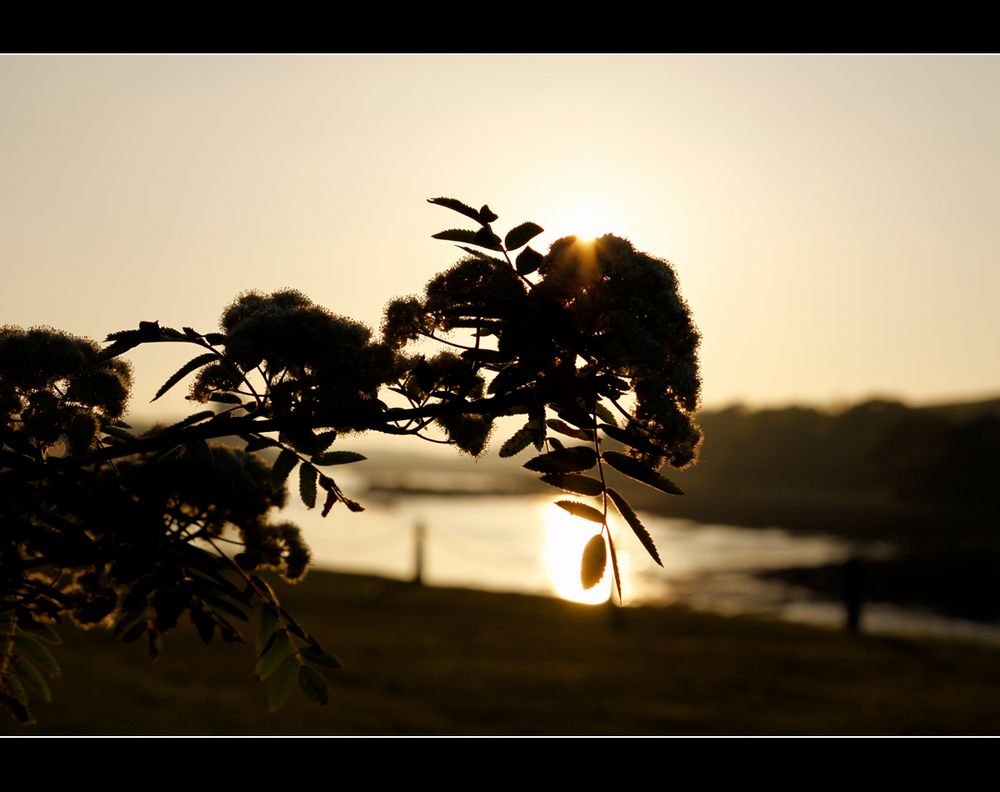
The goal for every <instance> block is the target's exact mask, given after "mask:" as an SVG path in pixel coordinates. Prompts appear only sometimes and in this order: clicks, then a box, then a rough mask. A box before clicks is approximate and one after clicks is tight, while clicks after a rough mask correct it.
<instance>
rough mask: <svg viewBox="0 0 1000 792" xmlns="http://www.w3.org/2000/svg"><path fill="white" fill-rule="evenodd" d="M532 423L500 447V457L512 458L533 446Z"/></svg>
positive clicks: (527, 424) (523, 427)
mask: <svg viewBox="0 0 1000 792" xmlns="http://www.w3.org/2000/svg"><path fill="white" fill-rule="evenodd" d="M531 436H532V429H531V422H530V421H529V422H528V423H526V424H525V425H524V426H522V427H521V428H520V429H518V430H517V431H516V432H514V434H513V435H511V437H510V439H509V440H507V442H505V443H504V444H503V445H502V446H500V456H502V457H512V456H514V455H515V454H519V453H520V452H521V451H523V450H524V449H525V448H527V447H528V446H529V445H530V444H531Z"/></svg>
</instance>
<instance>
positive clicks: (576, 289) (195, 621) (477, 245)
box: [0, 198, 701, 721]
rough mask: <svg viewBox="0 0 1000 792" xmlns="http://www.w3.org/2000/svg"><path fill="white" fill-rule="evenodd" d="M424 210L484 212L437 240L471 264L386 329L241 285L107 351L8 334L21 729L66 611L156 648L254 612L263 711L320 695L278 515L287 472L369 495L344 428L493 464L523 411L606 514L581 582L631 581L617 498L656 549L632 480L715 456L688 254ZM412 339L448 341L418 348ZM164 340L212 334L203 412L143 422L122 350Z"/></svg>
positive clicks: (546, 451)
mask: <svg viewBox="0 0 1000 792" xmlns="http://www.w3.org/2000/svg"><path fill="white" fill-rule="evenodd" d="M431 203H434V204H437V205H440V206H442V207H444V208H446V209H450V210H453V211H455V212H457V213H459V214H461V215H463V216H464V218H465V221H464V222H467V221H472V223H473V224H474V225H475V226H476V227H475V228H473V229H462V228H452V229H449V230H447V231H443V232H441V233H439V234H436V235H435V237H437V238H439V239H443V240H448V241H452V242H456V243H459V247H460V248H461V249H462V250H463V252H464V254H465V255H464V257H463V258H462V259H461V260H460V261H459V262H458V263H457V264H455V265H454V266H453V267H451V268H450V269H448V270H447V271H445V272H443V273H441V274H440V275H438V276H436V277H435V278H433V279H432V280H431V281H430V282H429V283H428V284H427V287H426V289H425V291H424V294H423V295H422V296H420V297H407V298H402V299H398V300H395V301H393V302H391V303H390V304H389V305H388V307H387V309H386V314H385V321H384V323H383V326H382V333H381V337H375V336H373V334H372V332H371V331H370V330H369V329H368V328H366V327H365V326H363V325H361V324H359V323H358V322H355V321H353V320H351V319H348V318H345V317H341V316H337V315H335V314H333V313H331V312H329V311H328V310H326V309H325V308H322V307H321V306H318V305H316V304H314V303H313V302H312V301H311V300H310V299H309V298H308V297H306V296H305V295H303V294H302V293H300V292H297V291H294V290H284V291H278V292H274V293H272V294H261V293H258V292H246V293H244V294H242V295H240V296H239V297H238V298H237V299H236V300H235V301H234V302H233V303H232V304H231V305H229V306H228V307H227V308H226V309H225V310H224V311H223V314H222V318H221V323H220V325H221V328H220V331H219V332H210V333H200V332H198V331H196V330H194V329H192V328H188V327H184V328H181V329H180V330H177V329H174V328H167V327H160V326H159V324H158V323H157V322H149V321H144V322H140V323H139V327H138V328H137V329H135V330H125V331H119V332H115V333H112V334H111V335H109V336H108V338H107V341H108V342H109V345H108V346H106V347H104V348H103V349H101V348H100V347H98V345H96V344H94V343H93V342H91V341H87V340H85V339H78V338H73V337H71V336H69V335H67V334H65V333H61V332H59V331H56V330H52V329H47V328H35V329H32V330H27V331H26V330H22V329H20V328H13V327H4V328H2V329H0V421H2V424H0V495H2V506H0V562H2V565H0V705H2V706H3V707H4V708H5V709H6V710H7V711H8V712H9V713H10V714H11V715H13V716H14V717H15V718H18V719H19V720H22V721H28V720H30V719H31V717H32V716H31V713H30V710H29V707H30V706H31V705H32V704H33V702H34V701H36V700H38V699H41V700H43V701H47V700H49V699H50V698H51V690H50V685H49V682H50V679H51V678H53V677H55V676H57V675H58V672H59V666H58V663H57V661H56V659H55V657H54V655H53V653H52V650H51V648H50V647H52V646H55V645H56V644H57V643H58V642H59V636H58V632H57V631H56V629H57V628H58V627H59V626H60V625H62V624H65V623H66V622H67V621H70V622H73V623H75V624H77V625H80V626H92V625H101V626H104V627H108V628H110V629H112V630H113V631H114V632H115V634H116V635H118V636H120V637H121V638H122V640H125V641H133V640H138V639H143V640H145V641H146V642H147V643H148V646H149V650H150V654H151V656H152V657H154V658H155V657H156V656H157V655H158V654H159V653H160V651H161V650H162V641H163V636H164V635H165V634H167V633H168V632H169V631H171V630H173V629H175V628H177V627H178V625H179V624H180V623H181V621H182V619H184V617H185V616H186V619H187V620H188V621H190V622H191V624H192V626H193V627H194V629H195V630H197V632H198V634H199V635H200V636H201V638H202V639H203V640H204V641H205V642H206V643H208V642H210V641H211V640H213V639H214V638H216V637H218V638H221V639H222V640H224V641H231V642H246V640H247V638H249V636H245V635H244V634H243V633H242V632H241V627H240V623H241V622H247V621H249V619H250V614H251V612H253V611H256V620H257V625H256V629H255V631H254V636H253V638H252V641H253V643H254V648H255V653H256V656H257V665H256V668H255V676H256V678H257V679H258V680H267V682H268V693H267V702H268V707H269V708H270V709H272V710H273V709H276V708H278V707H280V706H281V705H282V704H283V703H284V702H285V701H286V700H287V699H288V697H289V696H290V695H291V693H292V692H293V691H294V690H295V689H296V688H298V689H299V690H300V691H302V693H303V694H304V695H305V696H306V697H308V698H310V699H312V700H314V701H317V702H320V703H325V701H326V700H327V697H328V690H327V681H326V678H325V676H324V675H325V673H326V672H328V671H330V670H333V669H336V668H338V667H339V663H338V662H337V660H336V658H335V657H333V655H331V654H329V653H328V652H327V651H326V650H324V649H323V648H322V647H321V646H320V645H319V643H318V642H317V641H316V639H315V638H314V637H313V636H312V635H311V634H310V633H308V632H307V631H306V630H305V629H304V628H303V627H301V626H300V625H299V624H298V623H297V622H296V621H295V619H294V617H293V616H292V615H291V614H289V613H288V612H287V611H286V610H285V609H284V608H282V606H281V604H280V602H279V601H278V598H277V597H276V596H275V593H274V591H273V590H272V589H271V587H270V586H269V585H268V583H267V581H266V580H264V579H263V578H262V577H260V575H259V573H260V572H261V571H263V570H268V571H272V572H276V573H278V574H280V575H282V576H283V577H285V578H286V579H288V580H293V581H294V580H299V579H301V578H302V577H303V575H304V574H305V572H306V569H307V567H308V563H309V549H308V547H306V545H305V543H304V542H303V540H302V537H301V535H300V533H299V530H298V528H297V527H296V526H294V525H292V524H290V523H288V522H283V521H273V520H272V512H273V511H274V510H275V509H280V508H281V507H282V506H283V505H284V504H285V502H286V499H287V481H288V480H289V478H290V477H291V478H293V480H294V481H295V482H296V484H297V486H296V489H297V491H298V497H300V498H301V499H302V501H303V502H304V503H305V505H306V506H308V507H309V508H313V507H317V506H318V507H320V508H321V509H322V513H323V516H326V515H327V514H328V513H329V512H330V511H331V510H332V509H333V508H335V507H336V506H337V505H338V504H341V505H342V506H343V507H346V508H347V509H348V510H350V511H360V510H362V509H363V507H362V506H361V504H359V503H357V502H356V501H354V500H353V499H351V498H350V497H348V495H347V494H345V493H344V492H343V491H342V490H341V488H340V487H339V486H338V484H337V482H336V480H335V478H334V474H335V470H336V468H337V466H339V465H344V464H351V463H356V462H360V461H362V460H363V459H364V457H363V456H362V455H360V454H358V453H356V452H353V451H350V450H346V449H343V448H342V447H341V446H340V443H339V442H338V440H339V439H340V436H341V435H343V434H345V433H348V432H350V433H356V432H365V431H376V432H382V433H388V434H397V435H414V436H417V437H421V438H424V439H427V440H432V441H435V442H448V443H451V444H453V445H455V446H456V447H457V448H458V449H460V450H461V451H464V452H466V453H469V454H472V455H474V456H479V455H480V454H482V453H484V451H485V450H486V448H487V446H488V443H489V440H490V438H491V435H492V434H493V431H494V422H495V420H496V419H497V418H499V417H501V416H509V415H522V416H523V417H524V424H523V426H522V428H521V429H519V430H518V431H517V432H516V433H515V434H514V435H513V436H512V437H509V438H505V439H504V440H503V441H502V442H501V443H500V455H501V456H504V457H510V456H514V455H516V454H519V453H521V452H522V451H525V450H526V449H527V448H528V446H534V448H535V451H536V455H535V456H533V457H532V458H531V459H529V460H528V461H527V462H526V463H524V467H526V468H527V469H528V470H531V471H533V472H535V473H537V474H539V475H540V477H541V480H542V481H543V482H545V483H546V484H549V485H551V486H553V487H555V488H557V489H560V490H562V491H564V492H569V493H571V494H573V495H575V496H577V498H576V499H572V500H571V499H563V500H559V501H557V503H558V505H559V506H560V507H562V508H563V509H565V510H566V511H568V512H569V513H571V514H573V515H576V516H578V517H580V518H582V519H584V520H589V521H591V522H593V523H594V531H595V533H594V537H593V538H592V539H591V541H590V542H589V543H588V545H587V548H586V550H585V551H584V554H583V557H582V559H581V580H582V581H583V584H584V585H585V586H586V587H592V586H594V585H596V584H597V583H598V582H599V581H600V580H601V578H602V577H603V576H604V575H605V574H606V569H605V567H606V565H607V557H608V555H610V558H611V567H612V574H613V576H614V580H615V583H616V585H617V587H618V594H619V597H620V596H621V586H620V582H619V575H618V565H617V558H616V554H615V545H614V540H613V537H612V536H611V531H610V529H609V527H608V515H609V512H610V511H611V510H612V509H616V510H617V511H618V512H619V513H620V514H621V515H622V517H623V518H624V520H625V522H626V523H627V524H628V525H629V526H630V528H631V529H632V530H633V531H634V532H635V534H636V535H637V536H638V538H639V540H640V541H641V542H642V544H643V546H644V547H645V548H646V549H647V550H648V551H649V553H650V555H651V557H652V558H653V560H654V561H655V562H656V563H660V558H659V555H658V553H657V550H656V547H655V545H654V544H653V541H652V538H651V537H650V536H649V533H648V532H647V531H646V529H645V528H644V527H643V525H642V523H641V521H640V520H639V517H638V516H637V515H636V513H635V512H634V510H632V508H631V507H630V506H629V505H628V503H627V502H626V501H625V499H624V497H622V495H621V494H620V493H619V492H618V491H616V490H615V489H614V487H613V480H614V478H615V476H619V475H624V476H627V477H629V478H632V479H635V480H637V481H640V482H642V483H644V484H647V485H649V486H651V487H653V488H656V489H658V490H660V491H662V492H664V493H668V494H679V492H680V490H679V489H677V487H676V486H675V485H674V484H673V483H672V482H670V481H669V480H668V479H666V478H664V477H663V476H662V475H660V473H659V472H658V470H659V468H660V466H661V465H662V464H663V463H664V462H668V463H669V464H670V465H672V466H674V467H684V466H686V465H688V464H690V463H691V462H692V461H693V460H694V458H695V455H696V452H697V447H698V443H699V441H700V436H701V435H700V431H699V429H698V427H697V425H696V424H695V423H694V420H693V412H694V409H695V408H696V406H697V403H698V397H699V387H700V380H699V377H698V362H697V348H698V341H699V337H698V333H697V330H696V329H695V327H694V325H693V323H692V321H691V317H690V314H689V311H688V308H687V305H686V304H685V303H684V301H683V299H682V298H681V297H680V295H679V292H678V285H677V277H676V274H675V272H674V270H673V268H672V267H671V266H670V265H669V264H668V263H666V262H664V261H661V260H659V259H655V258H652V257H650V256H648V255H646V254H643V253H639V252H637V251H636V250H635V249H634V248H633V247H632V245H631V244H630V243H629V242H628V241H627V240H624V239H620V238H618V237H613V236H604V237H601V238H599V239H597V240H594V241H593V242H583V241H581V240H578V239H576V238H574V237H568V238H564V239H560V240H558V241H557V242H556V243H555V244H554V245H553V246H552V247H551V249H550V250H549V251H548V253H547V254H542V253H540V252H537V251H535V250H533V249H532V248H531V247H529V246H528V242H530V241H531V240H532V239H534V238H535V237H536V236H537V235H538V234H540V233H541V232H542V229H541V227H540V226H538V225H536V224H534V223H530V222H528V223H521V224H520V225H518V226H515V227H514V228H512V229H511V230H509V231H508V232H507V233H506V234H505V236H504V237H502V238H501V237H500V236H499V235H498V234H497V233H496V232H495V231H494V229H493V223H494V222H495V221H496V220H497V219H498V217H497V215H496V214H495V213H494V212H492V211H491V210H490V209H489V207H487V206H483V207H482V208H481V209H478V210H477V209H474V208H472V207H470V206H467V205H466V204H463V203H461V202H459V201H456V200H454V199H448V198H436V199H432V201H431ZM418 339H432V340H434V341H437V342H440V343H441V344H442V345H444V347H445V348H444V349H442V350H441V351H439V352H437V353H435V354H433V355H430V356H428V355H421V354H411V353H410V352H409V351H408V350H409V349H410V343H411V342H413V341H416V340H418ZM149 343H174V344H188V345H191V346H194V347H197V350H196V352H197V354H195V356H194V357H192V358H191V359H190V360H189V361H188V362H187V363H186V364H185V365H184V366H182V367H181V368H180V369H179V370H178V371H177V372H176V373H175V374H174V375H173V376H171V377H170V378H169V379H168V380H167V382H165V383H164V385H163V386H162V387H161V388H160V389H159V391H158V392H157V393H156V394H155V396H154V400H155V399H157V398H159V397H160V396H162V395H163V394H164V393H166V392H167V391H169V390H170V389H171V388H173V387H175V386H177V385H178V384H179V383H181V382H182V381H184V380H186V379H188V378H190V379H191V384H190V391H189V393H190V396H189V398H190V399H192V400H193V401H195V402H199V403H201V404H202V405H204V406H205V407H204V408H203V409H201V410H200V411H198V412H196V413H194V414H193V415H191V416H189V417H188V418H186V419H184V420H183V421H180V422H178V423H176V424H173V425H171V426H164V427H157V428H156V429H154V430H152V431H151V432H148V433H147V434H145V435H143V436H141V437H137V436H134V435H133V434H132V433H131V432H130V427H129V426H128V425H127V424H125V423H124V422H123V421H122V416H123V414H124V408H125V403H126V400H127V398H128V394H129V385H130V380H129V369H128V366H127V364H125V363H124V362H122V360H121V358H120V355H122V354H124V353H126V352H129V351H130V350H133V349H135V348H137V347H140V346H142V345H144V344H149ZM389 394H395V396H394V397H393V398H395V399H396V401H397V402H398V401H399V400H400V399H402V402H403V406H396V407H390V406H389V405H388V404H387V402H386V401H385V399H388V398H389ZM223 438H225V442H223V443H220V442H219V441H222V440H223ZM234 440H236V441H238V443H237V444H235V445H234ZM210 441H214V442H211V443H210ZM262 453H263V454H264V456H262ZM605 539H606V540H607V551H606V550H605Z"/></svg>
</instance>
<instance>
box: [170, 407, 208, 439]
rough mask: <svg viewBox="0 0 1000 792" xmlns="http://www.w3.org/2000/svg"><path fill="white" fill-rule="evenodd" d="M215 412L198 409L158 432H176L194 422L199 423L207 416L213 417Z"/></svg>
mask: <svg viewBox="0 0 1000 792" xmlns="http://www.w3.org/2000/svg"><path fill="white" fill-rule="evenodd" d="M214 417H215V412H214V411H213V410H200V411H199V412H196V413H194V414H193V415H189V416H188V417H187V418H183V419H182V420H180V421H178V422H177V423H174V424H170V426H168V427H167V428H166V429H164V430H163V431H162V432H160V434H166V433H167V432H177V431H179V430H181V429H186V428H187V427H189V426H193V425H194V424H196V423H201V422H202V421H204V420H206V419H207V418H214Z"/></svg>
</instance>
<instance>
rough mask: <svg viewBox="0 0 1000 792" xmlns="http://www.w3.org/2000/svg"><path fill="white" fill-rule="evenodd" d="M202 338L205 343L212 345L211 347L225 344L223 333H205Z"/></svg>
mask: <svg viewBox="0 0 1000 792" xmlns="http://www.w3.org/2000/svg"><path fill="white" fill-rule="evenodd" d="M202 338H203V339H205V341H207V342H208V343H209V344H212V345H213V346H214V345H216V344H224V343H226V334H225V333H205V335H203V336H202Z"/></svg>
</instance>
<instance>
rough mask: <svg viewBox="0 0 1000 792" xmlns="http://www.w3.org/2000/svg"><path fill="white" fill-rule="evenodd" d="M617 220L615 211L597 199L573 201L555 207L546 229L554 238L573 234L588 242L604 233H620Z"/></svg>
mask: <svg viewBox="0 0 1000 792" xmlns="http://www.w3.org/2000/svg"><path fill="white" fill-rule="evenodd" d="M617 220H618V217H617V213H615V212H613V211H611V209H610V208H609V207H607V206H605V205H603V204H601V203H600V202H599V201H596V200H592V201H587V200H582V201H574V202H570V203H567V204H565V205H564V206H560V207H558V208H556V211H555V212H553V213H552V215H551V219H550V220H549V223H548V225H547V226H546V230H548V231H550V232H551V233H552V234H553V238H554V239H557V238H559V237H564V236H575V237H577V238H579V239H580V240H581V241H584V242H590V241H593V240H594V239H596V238H597V237H599V236H603V235H604V234H611V233H621V231H620V229H619V228H618V224H617Z"/></svg>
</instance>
